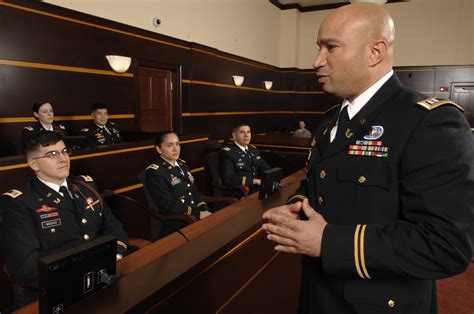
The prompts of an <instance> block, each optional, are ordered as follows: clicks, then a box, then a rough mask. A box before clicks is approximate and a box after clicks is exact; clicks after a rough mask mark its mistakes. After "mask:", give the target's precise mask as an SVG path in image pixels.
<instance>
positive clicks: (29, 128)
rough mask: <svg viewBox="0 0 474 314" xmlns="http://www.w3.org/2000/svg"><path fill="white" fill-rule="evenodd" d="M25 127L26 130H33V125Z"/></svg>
mask: <svg viewBox="0 0 474 314" xmlns="http://www.w3.org/2000/svg"><path fill="white" fill-rule="evenodd" d="M24 129H25V130H28V131H30V132H31V131H33V127H31V126H25V127H24Z"/></svg>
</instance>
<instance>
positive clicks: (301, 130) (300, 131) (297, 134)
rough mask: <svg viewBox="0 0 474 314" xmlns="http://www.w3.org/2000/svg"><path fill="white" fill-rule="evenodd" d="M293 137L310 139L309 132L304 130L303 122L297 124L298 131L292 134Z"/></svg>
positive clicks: (304, 124)
mask: <svg viewBox="0 0 474 314" xmlns="http://www.w3.org/2000/svg"><path fill="white" fill-rule="evenodd" d="M293 136H295V137H311V132H310V131H309V130H308V129H307V128H306V123H304V121H303V120H301V121H300V122H298V129H296V131H295V132H293Z"/></svg>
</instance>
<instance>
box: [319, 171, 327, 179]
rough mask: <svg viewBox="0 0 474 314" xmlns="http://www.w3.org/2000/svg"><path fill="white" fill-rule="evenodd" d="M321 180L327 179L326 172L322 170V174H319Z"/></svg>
mask: <svg viewBox="0 0 474 314" xmlns="http://www.w3.org/2000/svg"><path fill="white" fill-rule="evenodd" d="M319 178H321V180H323V179H324V178H326V171H324V170H321V172H320V173H319Z"/></svg>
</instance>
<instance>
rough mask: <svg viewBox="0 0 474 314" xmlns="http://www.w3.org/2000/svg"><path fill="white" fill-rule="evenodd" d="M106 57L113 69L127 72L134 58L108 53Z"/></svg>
mask: <svg viewBox="0 0 474 314" xmlns="http://www.w3.org/2000/svg"><path fill="white" fill-rule="evenodd" d="M105 58H106V59H107V61H108V62H109V65H110V67H111V68H112V70H114V71H115V72H118V73H124V72H126V71H127V70H128V68H129V67H130V64H131V63H132V58H130V57H124V56H114V55H108V56H105Z"/></svg>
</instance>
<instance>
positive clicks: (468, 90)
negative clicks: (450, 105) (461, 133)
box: [449, 82, 474, 127]
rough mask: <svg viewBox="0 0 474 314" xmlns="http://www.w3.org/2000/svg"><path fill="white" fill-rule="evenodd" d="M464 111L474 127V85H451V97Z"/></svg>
mask: <svg viewBox="0 0 474 314" xmlns="http://www.w3.org/2000/svg"><path fill="white" fill-rule="evenodd" d="M449 98H450V99H451V100H452V101H454V102H455V103H457V104H458V105H459V106H461V107H462V108H463V109H464V115H465V116H466V119H467V120H468V121H469V123H470V124H471V127H473V125H474V114H473V111H474V83H473V82H470V83H451V95H450V97H449Z"/></svg>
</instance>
